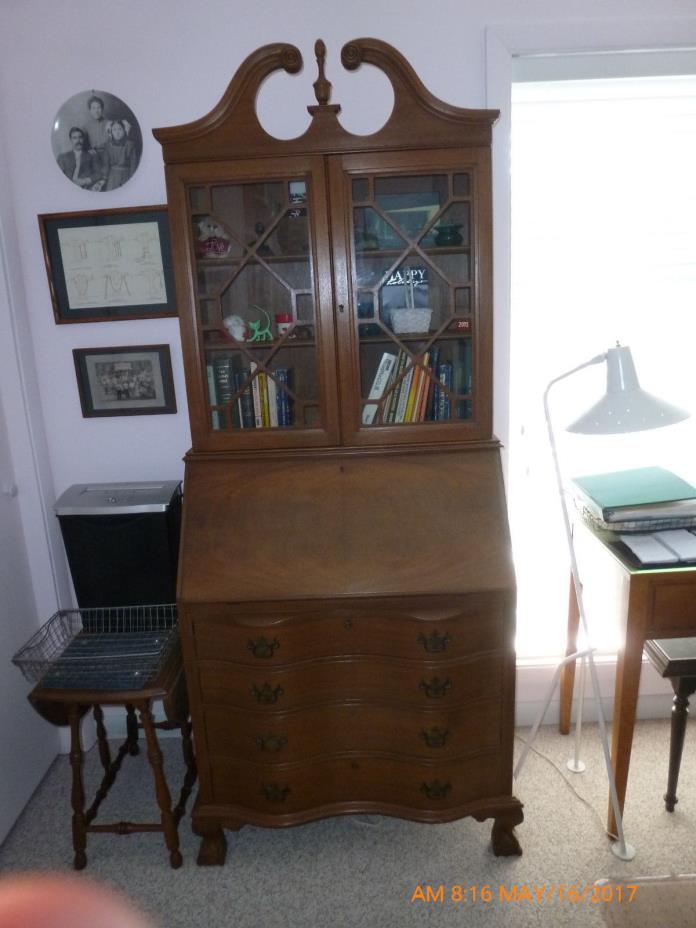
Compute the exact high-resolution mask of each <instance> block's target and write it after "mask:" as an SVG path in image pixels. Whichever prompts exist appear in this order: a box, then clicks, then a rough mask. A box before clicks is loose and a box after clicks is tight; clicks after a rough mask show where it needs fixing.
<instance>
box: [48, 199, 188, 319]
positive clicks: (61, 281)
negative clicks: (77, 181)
mask: <svg viewBox="0 0 696 928" xmlns="http://www.w3.org/2000/svg"><path fill="white" fill-rule="evenodd" d="M39 228H40V230H41V241H42V244H43V252H44V260H45V262H46V271H47V273H48V285H49V289H50V291H51V300H52V302H53V313H54V315H55V319H56V322H57V323H62V322H105V321H107V320H109V319H152V318H156V317H158V316H176V314H177V312H176V298H175V293H174V274H173V271H172V249H171V243H170V237H169V222H168V217H167V207H166V206H137V207H128V208H126V209H108V210H107V209H105V210H93V211H90V212H79V213H50V214H49V213H44V214H42V215H40V216H39Z"/></svg>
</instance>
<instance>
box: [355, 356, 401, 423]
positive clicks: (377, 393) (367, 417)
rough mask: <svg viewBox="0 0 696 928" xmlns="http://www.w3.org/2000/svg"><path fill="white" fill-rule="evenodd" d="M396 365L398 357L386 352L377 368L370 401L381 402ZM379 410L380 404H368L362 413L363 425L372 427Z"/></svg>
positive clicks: (369, 397) (369, 396)
mask: <svg viewBox="0 0 696 928" xmlns="http://www.w3.org/2000/svg"><path fill="white" fill-rule="evenodd" d="M395 364H396V355H395V354H390V353H389V352H388V351H385V352H384V354H383V355H382V359H381V361H380V362H379V365H378V367H377V371H376V373H375V377H374V380H373V381H372V387H371V388H370V393H369V395H368V397H367V398H368V400H379V399H381V398H382V395H383V394H384V391H385V390H386V388H387V384H388V383H389V379H390V377H391V373H392V370H393V369H394V365H395ZM378 409H379V405H378V403H369V402H368V403H366V404H365V406H364V408H363V413H362V424H363V425H372V423H373V422H374V420H375V416H376V415H377V410H378Z"/></svg>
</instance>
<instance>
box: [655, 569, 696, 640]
mask: <svg viewBox="0 0 696 928" xmlns="http://www.w3.org/2000/svg"><path fill="white" fill-rule="evenodd" d="M695 594H696V587H694V584H693V583H679V582H674V583H662V584H660V586H658V587H656V588H655V591H654V597H655V599H654V607H653V611H652V614H653V622H652V625H653V627H654V631H653V632H651V633H650V634H651V635H653V636H655V635H657V633H658V632H661V633H665V632H672V633H675V635H676V636H677V637H679V636H684V637H688V636H691V635H696V595H695Z"/></svg>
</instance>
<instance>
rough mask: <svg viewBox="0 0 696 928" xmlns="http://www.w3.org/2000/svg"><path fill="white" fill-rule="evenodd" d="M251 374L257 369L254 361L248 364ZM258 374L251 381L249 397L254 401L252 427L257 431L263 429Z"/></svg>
mask: <svg viewBox="0 0 696 928" xmlns="http://www.w3.org/2000/svg"><path fill="white" fill-rule="evenodd" d="M249 366H250V368H251V373H252V374H254V373H255V371H256V370H257V369H258V364H257V363H256V361H252V362H251V363H250V365H249ZM259 376H260V375H259V374H256V376H255V377H254V379H253V380H252V381H251V395H252V397H253V400H254V425H255V426H256V428H257V429H262V428H263V406H262V404H261V384H260V383H259Z"/></svg>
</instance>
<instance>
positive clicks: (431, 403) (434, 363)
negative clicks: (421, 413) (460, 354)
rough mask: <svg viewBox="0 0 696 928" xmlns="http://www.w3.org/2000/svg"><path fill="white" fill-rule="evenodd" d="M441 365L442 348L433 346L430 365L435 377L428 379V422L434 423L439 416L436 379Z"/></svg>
mask: <svg viewBox="0 0 696 928" xmlns="http://www.w3.org/2000/svg"><path fill="white" fill-rule="evenodd" d="M439 364H440V348H439V346H438V345H433V347H432V350H431V352H430V365H429V366H430V371H431V374H433V376H432V377H429V378H428V397H427V400H426V408H425V418H426V419H427V420H428V422H432V421H434V420H435V419H436V418H437V416H436V415H435V406H436V398H435V394H436V393H437V384H436V383H435V379H436V377H437V369H438V366H439Z"/></svg>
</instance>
